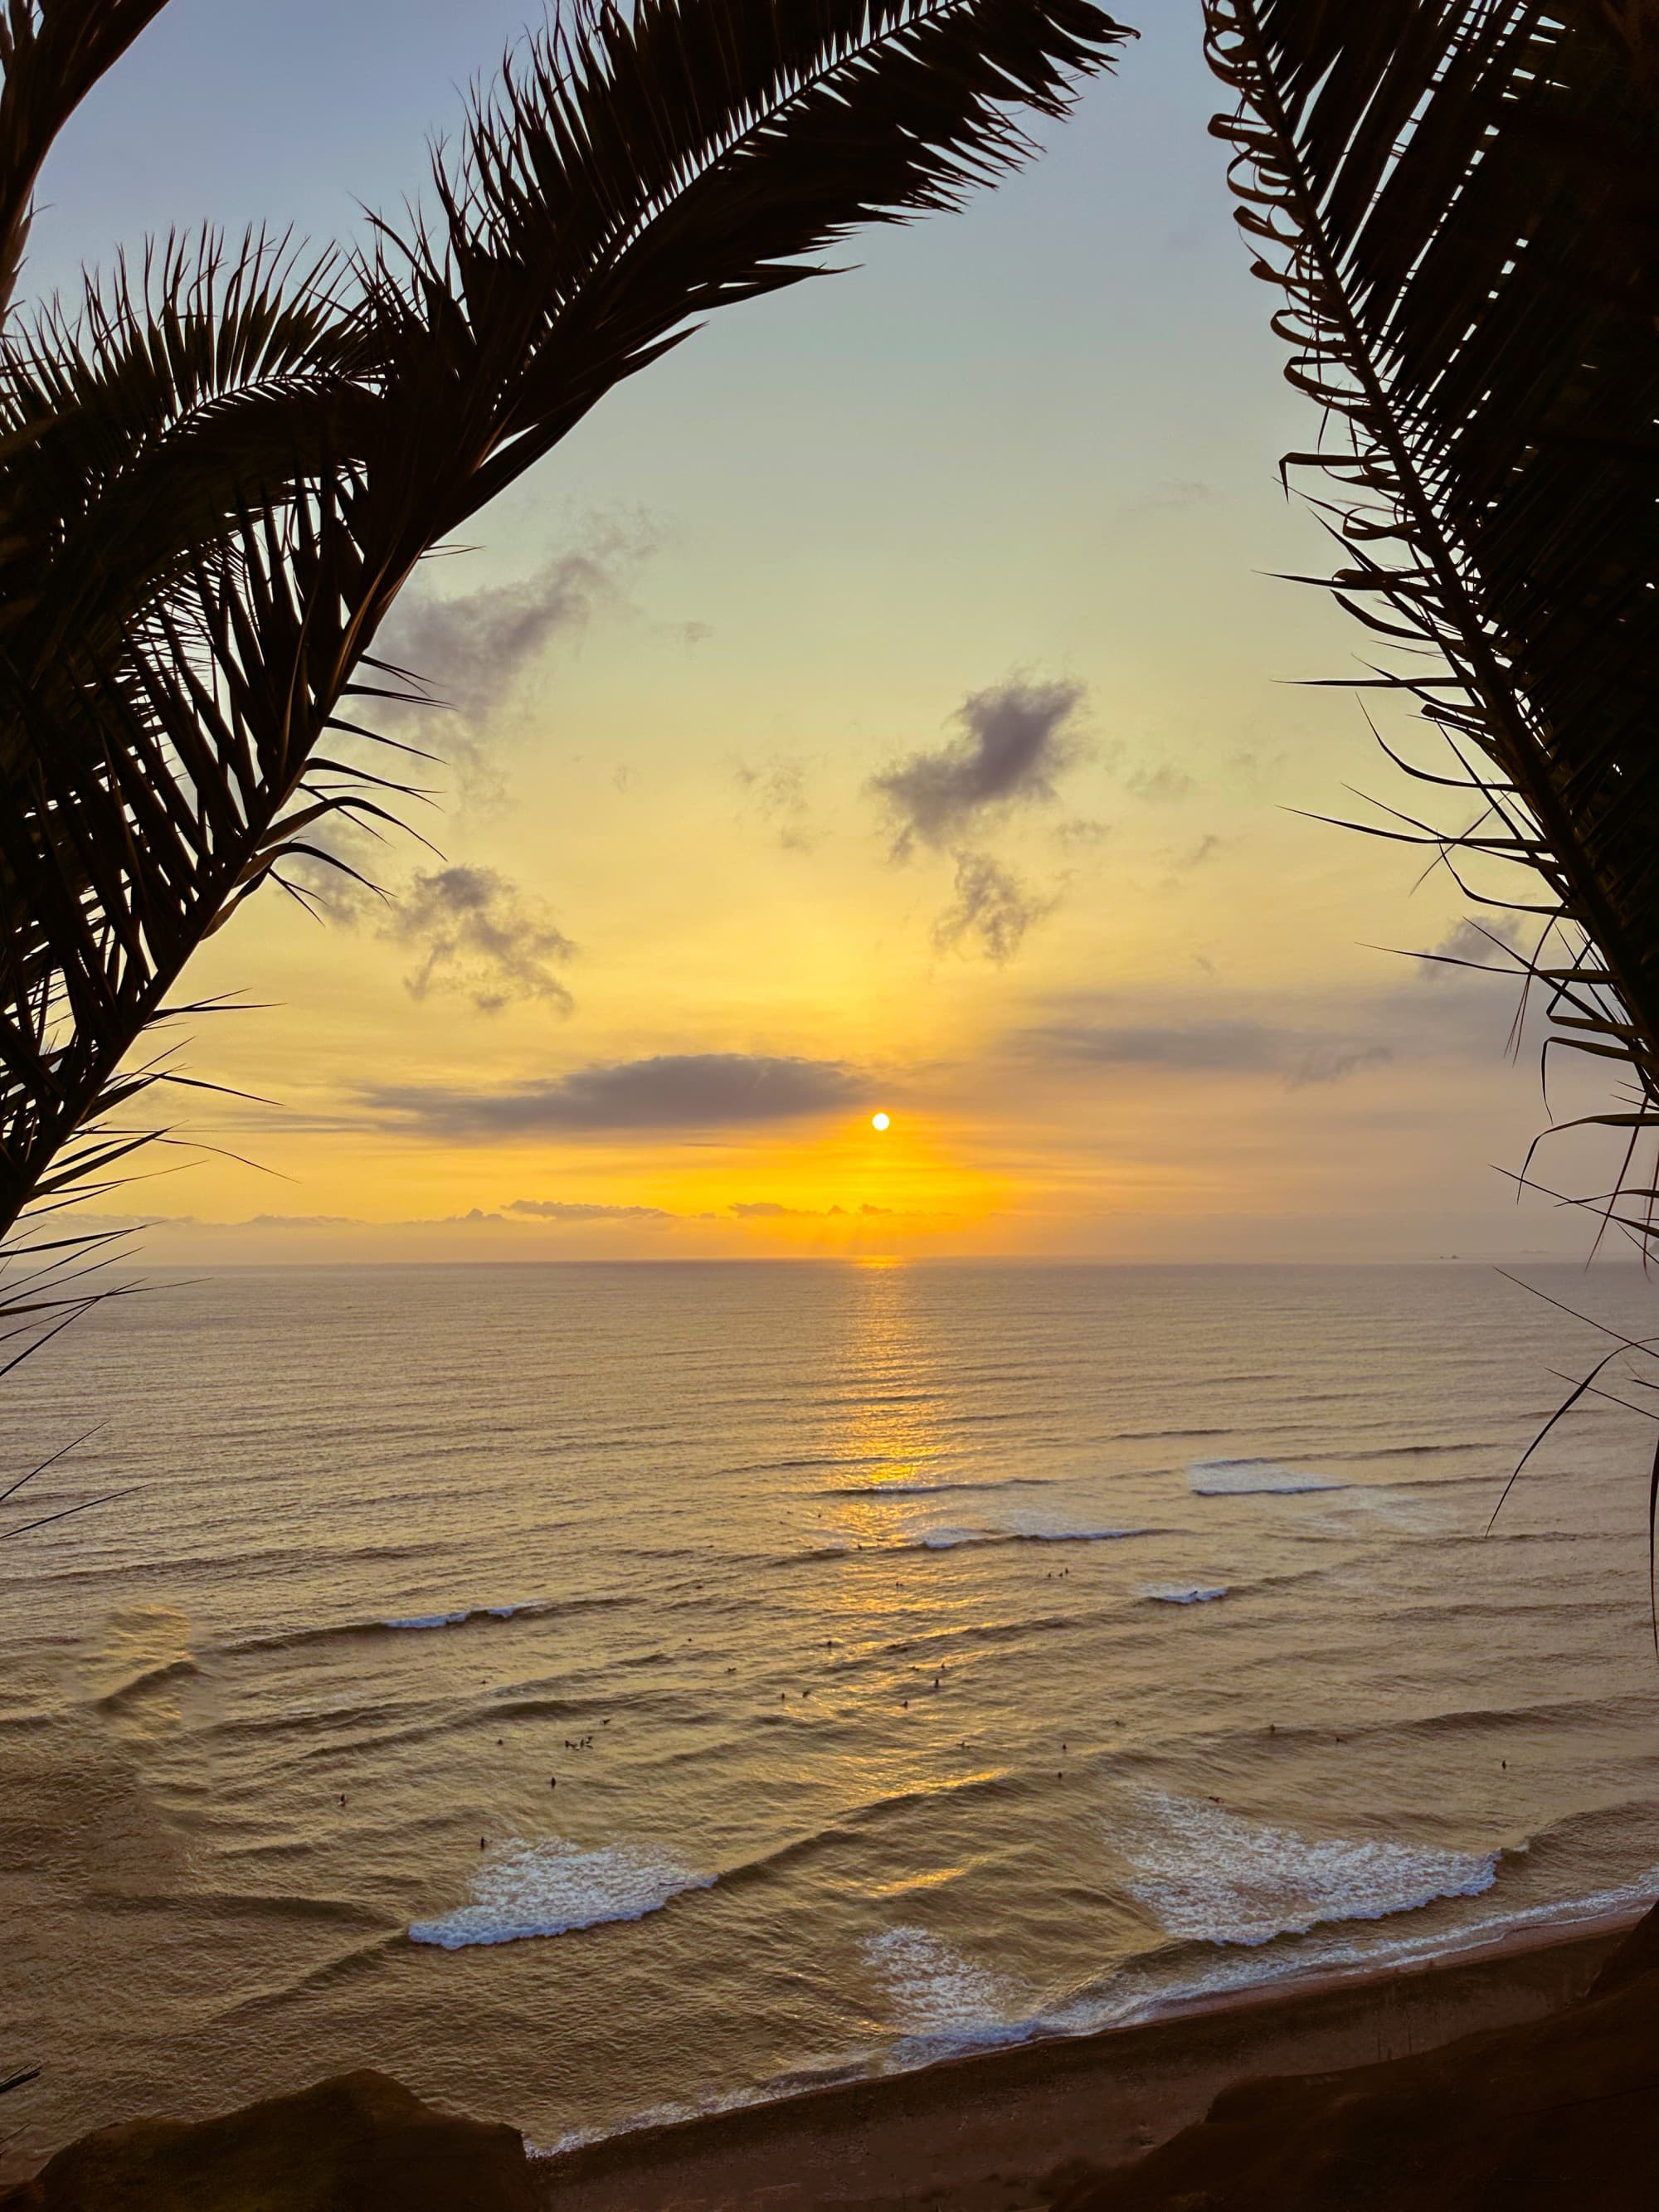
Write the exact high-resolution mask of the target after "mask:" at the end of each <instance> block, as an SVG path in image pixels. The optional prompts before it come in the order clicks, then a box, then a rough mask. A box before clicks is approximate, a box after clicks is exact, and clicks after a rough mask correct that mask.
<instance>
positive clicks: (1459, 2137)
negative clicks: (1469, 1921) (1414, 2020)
mask: <svg viewBox="0 0 1659 2212" xmlns="http://www.w3.org/2000/svg"><path fill="white" fill-rule="evenodd" d="M1054 2202H1055V2208H1056V2212H1655V2208H1656V2207H1659V1907H1656V1908H1655V1910H1654V1911H1652V1912H1650V1914H1649V1915H1648V1917H1646V1919H1644V1921H1642V1922H1641V1923H1639V1924H1638V1927H1637V1928H1636V1929H1635V1930H1634V1931H1633V1932H1632V1934H1631V1936H1629V1937H1628V1938H1627V1939H1626V1942H1624V1943H1623V1944H1622V1945H1621V1946H1620V1948H1619V1949H1618V1950H1617V1951H1615V1952H1614V1953H1613V1956H1612V1958H1611V1959H1609V1960H1608V1961H1607V1965H1606V1966H1604V1967H1603V1968H1602V1970H1601V1973H1600V1974H1599V1975H1598V1976H1597V1978H1596V1979H1595V1982H1594V1983H1593V1984H1592V1985H1591V1987H1590V1989H1589V1993H1588V1994H1587V1996H1585V1997H1584V1998H1583V1999H1582V2000H1581V2002H1578V2003H1577V2004H1574V2005H1569V2006H1568V2007H1566V2008H1565V2010H1563V2011H1561V2012H1559V2013H1556V2014H1553V2015H1551V2016H1550V2017H1548V2018H1547V2019H1545V2020H1541V2021H1532V2022H1529V2023H1528V2024H1527V2025H1525V2026H1523V2027H1504V2028H1498V2029H1494V2030H1492V2031H1490V2032H1488V2033H1484V2034H1480V2035H1471V2036H1467V2037H1465V2038H1463V2039H1462V2040H1461V2041H1459V2042H1455V2043H1450V2044H1447V2045H1443V2046H1442V2047H1441V2048H1440V2049H1438V2050H1436V2051H1425V2052H1423V2053H1422V2054H1420V2055H1419V2056H1418V2057H1410V2058H1398V2059H1394V2060H1391V2061H1389V2063H1386V2064H1383V2065H1378V2066H1362V2067H1357V2068H1354V2069H1351V2070H1349V2071H1346V2072H1343V2073H1338V2074H1310V2075H1287V2076H1285V2077H1283V2078H1281V2079H1279V2080H1269V2081H1243V2082H1240V2083H1239V2084H1238V2085H1237V2087H1233V2088H1230V2089H1226V2090H1224V2091H1223V2093H1221V2095H1220V2096H1218V2098H1217V2099H1216V2100H1215V2102H1214V2104H1213V2105H1212V2106H1211V2108H1210V2111H1209V2113H1208V2115H1207V2117H1206V2118H1204V2119H1203V2120H1201V2121H1200V2122H1199V2123H1198V2124H1196V2125H1195V2126H1193V2127H1189V2128H1185V2129H1183V2130H1182V2132H1181V2133H1180V2134H1179V2135H1176V2136H1173V2137H1172V2138H1171V2139H1170V2141H1169V2142H1166V2143H1164V2144H1163V2145H1161V2146H1160V2148H1158V2149H1157V2150H1155V2151H1152V2152H1151V2153H1149V2154H1147V2155H1146V2157H1145V2158H1141V2159H1138V2160H1135V2161H1134V2162H1133V2164H1132V2165H1128V2166H1119V2167H1116V2168H1115V2169H1114V2170H1113V2171H1112V2172H1109V2173H1105V2174H1102V2175H1097V2176H1096V2177H1094V2178H1093V2179H1089V2180H1079V2182H1078V2183H1077V2184H1076V2185H1074V2186H1073V2187H1072V2188H1069V2189H1063V2190H1061V2191H1059V2192H1058V2193H1057V2195H1056V2197H1055V2200H1054Z"/></svg>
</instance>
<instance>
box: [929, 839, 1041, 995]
mask: <svg viewBox="0 0 1659 2212" xmlns="http://www.w3.org/2000/svg"><path fill="white" fill-rule="evenodd" d="M1053 905H1054V901H1053V900H1052V899H1045V898H1040V897H1038V896H1036V893H1035V892H1033V891H1031V890H1028V889H1027V887H1026V886H1025V884H1023V883H1021V881H1020V879H1019V878H1018V876H1016V875H1014V874H1012V872H1010V871H1009V870H1008V869H1006V868H1005V867H1004V866H1002V864H1001V862H1000V860H993V859H992V858H991V855H990V854H988V853H958V854H957V877H956V889H955V893H954V896H952V898H951V903H950V905H949V906H947V907H946V908H945V911H944V912H943V913H942V914H941V915H939V919H938V921H936V922H935V923H934V924H933V944H934V946H935V948H936V949H937V950H938V951H940V952H954V951H959V950H960V949H961V948H963V946H965V945H973V946H975V947H977V949H978V950H979V951H981V952H982V953H983V954H984V956H985V957H986V958H987V960H994V961H995V963H997V965H998V966H999V967H1000V966H1001V965H1002V964H1003V963H1005V962H1006V961H1009V960H1012V958H1013V957H1014V955H1015V953H1016V952H1018V950H1019V948H1020V945H1021V944H1022V943H1023V942H1024V937H1025V933H1026V931H1027V930H1028V929H1030V927H1031V924H1032V923H1033V922H1034V921H1040V920H1041V919H1042V916H1043V915H1045V914H1047V913H1048V912H1049V910H1050V909H1051V908H1052V907H1053Z"/></svg>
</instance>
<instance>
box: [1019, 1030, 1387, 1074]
mask: <svg viewBox="0 0 1659 2212" xmlns="http://www.w3.org/2000/svg"><path fill="white" fill-rule="evenodd" d="M1018 1042H1019V1043H1020V1044H1021V1046H1022V1047H1023V1048H1024V1050H1026V1051H1027V1052H1029V1053H1030V1054H1035V1055H1036V1057H1037V1058H1039V1059H1042V1060H1051V1061H1059V1062H1061V1063H1066V1064H1069V1065H1071V1066H1086V1067H1159V1068H1173V1069H1177V1070H1182V1071H1184V1072H1186V1073H1190V1074H1214V1075H1273V1076H1276V1077H1278V1078H1279V1079H1280V1080H1281V1081H1282V1082H1283V1083H1284V1084H1285V1086H1286V1087H1287V1088H1288V1089H1290V1090H1292V1091H1299V1090H1302V1089H1304V1088H1305V1087H1306V1086H1307V1085H1310V1084H1318V1083H1340V1081H1341V1080H1342V1079H1343V1078H1344V1077H1345V1076H1348V1075H1353V1074H1355V1073H1358V1071H1359V1070H1360V1069H1361V1068H1364V1067H1376V1066H1383V1064H1384V1063H1385V1062H1387V1061H1389V1060H1392V1059H1393V1058H1394V1050H1393V1048H1392V1046H1389V1045H1386V1044H1372V1043H1365V1042H1362V1041H1359V1040H1357V1039H1353V1038H1346V1037H1332V1036H1321V1035H1320V1034H1319V1033H1318V1032H1317V1031H1312V1030H1296V1029H1289V1028H1279V1027H1277V1026H1275V1025H1274V1024H1272V1023H1267V1022H1253V1021H1192V1022H1182V1023H1170V1024H1152V1023H1148V1024H1136V1023H1106V1022H1099V1023H1087V1022H1075V1023H1066V1022H1057V1023H1054V1024H1049V1025H1048V1026H1047V1027H1045V1028H1042V1029H1034V1030H1026V1031H1025V1032H1024V1036H1023V1037H1022V1038H1021V1039H1020V1040H1018Z"/></svg>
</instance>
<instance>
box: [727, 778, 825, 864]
mask: <svg viewBox="0 0 1659 2212" xmlns="http://www.w3.org/2000/svg"><path fill="white" fill-rule="evenodd" d="M732 775H733V776H734V777H735V779H736V781H737V782H738V786H739V787H740V788H741V789H742V791H743V792H744V794H745V796H746V797H747V799H748V800H749V803H750V805H751V806H752V807H753V808H754V810H755V811H756V813H757V814H758V815H759V817H760V818H761V820H762V821H763V823H765V824H766V826H767V828H768V829H769V831H770V832H771V834H772V836H774V837H775V840H776V841H777V842H778V843H779V844H780V845H781V846H782V847H783V848H784V850H785V851H786V852H787V853H810V852H811V850H812V848H813V847H814V846H815V845H817V843H819V842H820V840H821V836H822V833H821V832H820V831H818V830H817V829H814V828H813V825H812V818H811V808H810V806H809V805H808V804H807V798H806V769H805V764H804V763H802V762H800V761H798V760H790V759H788V758H787V757H782V756H780V757H777V758H775V759H773V760H769V761H766V762H763V763H762V764H761V766H760V767H758V768H751V767H750V765H749V763H747V762H746V761H739V762H738V763H737V765H736V766H735V768H734V769H732Z"/></svg>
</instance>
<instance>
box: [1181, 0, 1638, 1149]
mask: <svg viewBox="0 0 1659 2212" xmlns="http://www.w3.org/2000/svg"><path fill="white" fill-rule="evenodd" d="M1656 26H1659V14H1656V10H1655V8H1654V6H1653V4H1652V0H1551V4H1547V5H1546V4H1540V0H1367V4H1366V5H1365V6H1364V7H1363V8H1359V7H1350V6H1346V5H1335V4H1332V0H1206V27H1207V43H1208V51H1209V54H1210V58H1211V62H1212V66H1213V67H1214V68H1215V70H1216V71H1217V72H1218V75H1219V76H1220V77H1221V78H1222V79H1223V81H1224V82H1225V83H1226V84H1227V85H1228V86H1229V87H1230V88H1231V90H1232V92H1233V93H1234V94H1236V95H1237V101H1238V106H1237V112H1235V113H1232V114H1230V115H1228V116H1225V117H1223V118H1218V121H1217V123H1216V125H1214V126H1213V127H1214V129H1215V130H1216V131H1217V133H1218V135H1219V136H1220V137H1223V138H1225V140H1226V141H1227V142H1228V143H1230V144H1231V147H1232V148H1233V161H1232V177H1233V182H1234V185H1235V189H1236V191H1237V196H1238V198H1239V202H1240V205H1239V208H1238V210H1237V217H1238V221H1239V222H1240V224H1241V226H1242V227H1243V230H1244V232H1245V234H1246V236H1247V238H1248V240H1249V243H1250V246H1251V248H1252V252H1253V255H1254V263H1255V269H1256V270H1257V273H1258V274H1260V275H1261V276H1264V277H1266V278H1267V279H1268V280H1269V281H1270V282H1272V283H1273V284H1275V285H1276V286H1278V287H1279V289H1280V290H1281V291H1282V293H1283V295H1284V301H1283V304H1282V306H1281V307H1280V308H1279V312H1278V313H1277V314H1276V315H1275V317H1274V326H1275V328H1276V330H1277V331H1279V334H1280V335H1281V336H1282V337H1284V338H1285V340H1286V341H1287V342H1288V343H1289V345H1290V347H1291V362H1290V364H1289V368H1288V372H1287V373H1288V374H1289V375H1290V378H1291V382H1292V383H1293V384H1295V385H1296V386H1298V388H1299V389H1301V390H1302V391H1304V392H1306V393H1307V394H1308V395H1309V396H1310V398H1312V399H1313V400H1314V401H1315V402H1316V404H1317V405H1318V406H1319V407H1320V408H1321V410H1322V411H1323V415H1324V417H1325V424H1326V431H1325V435H1324V436H1323V437H1322V440H1321V441H1320V443H1319V445H1318V446H1317V447H1316V448H1315V449H1314V450H1311V451H1310V452H1306V453H1296V454H1292V455H1291V456H1289V457H1287V461H1286V469H1287V471H1305V470H1312V471H1318V472H1320V473H1321V474H1322V477H1323V487H1324V488H1323V489H1322V493H1321V494H1320V495H1319V496H1318V499H1317V502H1316V503H1317V505H1318V507H1319V509H1320V512H1321V513H1322V517H1323V519H1324V520H1326V522H1327V524H1328V527H1329V529H1330V530H1331V532H1332V533H1333V535H1334V538H1335V541H1336V544H1337V545H1338V548H1339V554H1338V562H1339V565H1338V567H1337V568H1336V571H1335V574H1334V576H1333V577H1332V579H1331V582H1332V585H1333V587H1334V590H1335V591H1336V592H1337V595H1338V597H1339V598H1340V599H1341V600H1342V601H1343V603H1344V604H1345V605H1347V606H1348V607H1349V608H1350V609H1351V611H1352V612H1353V613H1355V614H1356V615H1357V616H1358V618H1359V619H1360V621H1361V622H1363V623H1364V624H1366V625H1367V627H1368V628H1369V629H1370V631H1371V632H1372V634H1373V635H1374V636H1375V637H1376V638H1377V639H1379V640H1380V641H1381V650H1382V652H1383V665H1379V666H1378V667H1377V668H1376V670H1375V671H1374V672H1373V674H1372V675H1371V677H1370V678H1368V679H1366V680H1367V683H1368V684H1370V686H1371V687H1373V688H1377V689H1381V690H1384V691H1393V692H1395V693H1397V694H1399V695H1400V696H1402V697H1403V698H1404V699H1406V700H1407V702H1411V703H1412V704H1413V706H1414V707H1415V708H1417V709H1418V710H1419V712H1420V713H1421V714H1422V715H1423V716H1424V717H1425V719H1426V720H1428V721H1429V722H1430V723H1431V725H1433V726H1435V727H1436V728H1437V730H1438V731H1439V732H1442V733H1443V735H1444V736H1445V737H1446V738H1449V740H1450V742H1451V744H1452V746H1453V749H1454V754H1455V760H1456V762H1457V763H1458V764H1459V773H1460V774H1461V775H1462V778H1463V780H1464V783H1465V787H1466V788H1467V790H1468V793H1469V794H1470V797H1471V799H1472V801H1473V811H1472V813H1471V815H1470V816H1469V817H1466V818H1465V820H1464V821H1463V822H1462V823H1458V824H1455V825H1453V826H1452V827H1451V828H1449V829H1431V830H1429V831H1427V832H1425V833H1420V834H1423V835H1424V836H1425V840H1426V842H1430V843H1431V845H1433V846H1435V847H1436V848H1437V849H1438V850H1439V852H1440V853H1441V854H1442V856H1443V858H1444V859H1445V860H1447V862H1448V864H1449V866H1451V867H1452V868H1453V871H1454V873H1455V874H1456V875H1457V877H1458V880H1459V881H1460V882H1465V881H1466V878H1465V876H1464V873H1463V872H1462V861H1463V860H1464V859H1465V858H1466V857H1467V858H1468V859H1469V860H1471V861H1473V862H1474V863H1475V864H1477V865H1480V864H1483V863H1486V862H1490V861H1492V860H1497V861H1498V862H1501V863H1508V864H1511V865H1516V866H1520V867H1521V868H1522V869H1523V870H1525V871H1527V872H1529V873H1530V874H1531V875H1532V877H1533V878H1534V879H1535V880H1536V881H1537V882H1538V884H1539V885H1540V888H1539V889H1538V890H1534V892H1533V893H1532V894H1530V895H1529V896H1528V895H1526V894H1517V895H1514V897H1513V902H1514V903H1517V904H1519V905H1521V906H1522V907H1524V908H1528V911H1532V912H1534V913H1536V914H1538V915H1539V918H1540V923H1541V930H1542V942H1541V945H1540V946H1539V949H1538V950H1537V951H1536V952H1535V953H1534V955H1533V956H1532V957H1530V958H1529V959H1528V962H1527V963H1526V964H1527V966H1528V969H1529V970H1530V972H1531V974H1532V975H1533V976H1534V978H1535V979H1536V981H1538V982H1539V983H1541V985H1542V986H1543V987H1544V989H1545V991H1546V993H1547V999H1548V1006H1549V1012H1550V1014H1551V1016H1552V1018H1553V1028H1554V1034H1555V1036H1557V1037H1558V1038H1559V1040H1560V1042H1562V1043H1563V1044H1565V1046H1567V1047H1569V1048H1574V1049H1577V1050H1579V1051H1582V1052H1588V1053H1592V1054H1613V1056H1615V1057H1616V1058H1618V1059H1619V1060H1622V1061H1623V1062H1625V1063H1626V1065H1627V1066H1628V1067H1629V1069H1630V1070H1631V1072H1632V1074H1633V1075H1634V1077H1635V1082H1636V1097H1635V1099H1634V1101H1633V1103H1632V1112H1631V1114H1629V1115H1623V1114H1617V1115H1608V1116H1606V1117H1597V1118H1599V1119H1605V1120H1607V1121H1608V1122H1609V1124H1610V1125H1613V1124H1616V1125H1618V1126H1620V1127H1632V1128H1635V1129H1638V1130H1640V1131H1641V1132H1644V1133H1645V1132H1646V1131H1648V1130H1649V1129H1650V1128H1651V1127H1654V1126H1655V1123H1656V1116H1659V780H1656V779H1659V744H1656V734H1659V733H1656V729H1655V714H1656V702H1659V321H1656V310H1659V99H1656V88H1659V29H1656ZM1435 780H1437V779H1435V778H1434V777H1433V776H1431V775H1428V774H1427V772H1426V771H1425V781H1435ZM1647 1180H1648V1181H1650V1182H1651V1181H1653V1180H1654V1178H1653V1177H1652V1176H1649V1177H1648V1178H1647Z"/></svg>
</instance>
